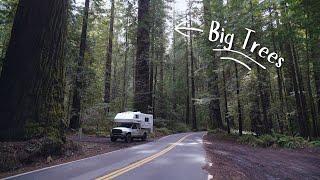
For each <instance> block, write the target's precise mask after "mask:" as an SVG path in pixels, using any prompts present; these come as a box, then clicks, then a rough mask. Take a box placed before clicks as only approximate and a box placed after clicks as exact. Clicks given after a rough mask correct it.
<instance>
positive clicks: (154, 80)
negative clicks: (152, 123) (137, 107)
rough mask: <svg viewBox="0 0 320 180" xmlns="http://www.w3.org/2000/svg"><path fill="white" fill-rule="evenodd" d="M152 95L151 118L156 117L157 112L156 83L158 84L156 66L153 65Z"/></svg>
mask: <svg viewBox="0 0 320 180" xmlns="http://www.w3.org/2000/svg"><path fill="white" fill-rule="evenodd" d="M153 82H154V83H153V91H152V93H153V95H152V110H153V111H152V113H153V118H156V117H157V111H156V97H157V82H158V66H157V65H156V64H155V66H154V75H153Z"/></svg>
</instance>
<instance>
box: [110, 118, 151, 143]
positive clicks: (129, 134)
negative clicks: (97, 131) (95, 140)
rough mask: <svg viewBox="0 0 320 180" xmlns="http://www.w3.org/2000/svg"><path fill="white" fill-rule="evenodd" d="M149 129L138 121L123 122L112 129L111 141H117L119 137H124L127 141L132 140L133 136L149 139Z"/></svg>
mask: <svg viewBox="0 0 320 180" xmlns="http://www.w3.org/2000/svg"><path fill="white" fill-rule="evenodd" d="M147 136H148V131H147V130H146V129H141V127H140V124H138V123H121V124H120V125H119V126H118V127H115V128H113V129H112V131H111V135H110V138H111V141H112V142H115V141H116V140H117V139H124V140H125V142H131V141H132V139H133V138H139V139H141V140H143V141H145V140H146V139H147Z"/></svg>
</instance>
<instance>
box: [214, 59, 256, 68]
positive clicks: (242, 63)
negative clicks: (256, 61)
mask: <svg viewBox="0 0 320 180" xmlns="http://www.w3.org/2000/svg"><path fill="white" fill-rule="evenodd" d="M220 59H229V60H232V61H235V62H237V63H239V64H241V65H242V66H244V67H246V68H247V69H249V71H251V68H250V67H249V66H248V65H246V64H245V63H244V62H241V61H239V60H237V59H234V58H231V57H220Z"/></svg>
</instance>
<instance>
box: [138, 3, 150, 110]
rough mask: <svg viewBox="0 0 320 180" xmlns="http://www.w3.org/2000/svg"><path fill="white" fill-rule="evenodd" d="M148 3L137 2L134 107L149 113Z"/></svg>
mask: <svg viewBox="0 0 320 180" xmlns="http://www.w3.org/2000/svg"><path fill="white" fill-rule="evenodd" d="M149 4H150V0H139V2H138V30H137V54H136V57H137V58H136V65H135V70H136V73H135V84H136V85H135V90H134V109H135V110H139V111H141V112H144V113H149V111H150V108H151V107H152V104H151V103H152V101H151V98H150V93H151V92H150V80H149V46H150V40H149V31H150V22H149V21H150V19H149V17H150V16H149Z"/></svg>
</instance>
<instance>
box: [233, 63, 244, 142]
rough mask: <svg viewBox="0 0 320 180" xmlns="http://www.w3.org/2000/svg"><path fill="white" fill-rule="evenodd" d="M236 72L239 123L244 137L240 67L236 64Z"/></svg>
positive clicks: (240, 131)
mask: <svg viewBox="0 0 320 180" xmlns="http://www.w3.org/2000/svg"><path fill="white" fill-rule="evenodd" d="M234 68H235V70H236V81H237V82H236V84H237V104H238V123H239V135H240V136H242V107H241V102H240V79H239V74H238V65H237V63H234Z"/></svg>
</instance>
